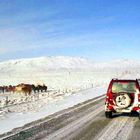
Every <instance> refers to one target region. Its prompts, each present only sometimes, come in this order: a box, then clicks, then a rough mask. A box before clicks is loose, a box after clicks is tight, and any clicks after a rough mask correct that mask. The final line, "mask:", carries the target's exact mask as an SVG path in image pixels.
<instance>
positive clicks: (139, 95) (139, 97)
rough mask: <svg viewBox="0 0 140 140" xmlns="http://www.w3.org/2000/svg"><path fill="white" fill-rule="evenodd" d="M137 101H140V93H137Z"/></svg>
mask: <svg viewBox="0 0 140 140" xmlns="http://www.w3.org/2000/svg"><path fill="white" fill-rule="evenodd" d="M138 101H139V102H140V94H138Z"/></svg>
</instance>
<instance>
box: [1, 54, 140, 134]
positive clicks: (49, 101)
mask: <svg viewBox="0 0 140 140" xmlns="http://www.w3.org/2000/svg"><path fill="white" fill-rule="evenodd" d="M139 77H140V62H136V61H132V60H131V61H129V60H117V61H111V62H108V63H99V62H98V63H97V62H92V61H89V60H87V59H84V58H76V57H62V56H61V57H41V58H32V59H31V58H30V59H20V60H9V61H5V62H0V80H1V82H0V83H1V85H16V84H19V83H29V84H42V83H45V84H46V85H47V86H48V90H49V91H50V92H47V93H40V94H39V96H38V95H32V96H31V97H28V98H27V97H24V96H19V95H15V94H12V93H4V94H2V93H1V95H0V107H1V110H0V124H1V126H0V134H2V133H4V132H7V131H10V130H12V129H13V128H15V127H20V126H23V125H24V124H26V123H29V122H31V121H34V120H37V119H39V118H42V117H45V116H47V115H49V114H52V113H54V112H56V111H59V110H62V109H65V108H68V107H70V106H73V105H75V104H77V103H80V102H83V101H85V100H88V99H91V98H94V97H96V96H99V95H101V94H105V92H106V90H107V85H108V83H109V81H110V80H111V79H112V78H133V79H135V78H139ZM85 89H88V90H85ZM7 99H8V100H9V104H8V106H9V107H5V101H6V100H7ZM11 104H15V105H13V106H11ZM15 120H16V121H15Z"/></svg>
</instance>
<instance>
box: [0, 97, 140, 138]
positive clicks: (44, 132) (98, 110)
mask: <svg viewBox="0 0 140 140" xmlns="http://www.w3.org/2000/svg"><path fill="white" fill-rule="evenodd" d="M0 138H1V139H6V140H25V139H27V140H127V139H128V140H139V139H140V120H139V119H138V116H137V114H132V115H130V114H114V115H113V118H112V119H107V118H105V116H104V97H100V98H96V99H92V100H88V101H86V102H84V103H81V104H78V105H76V106H74V107H72V108H69V109H66V110H62V111H60V112H57V113H55V114H53V115H51V116H48V117H45V118H43V119H41V120H38V121H36V122H32V123H30V124H28V125H25V126H24V127H22V128H17V129H15V130H13V131H11V132H9V133H7V134H4V135H1V136H0Z"/></svg>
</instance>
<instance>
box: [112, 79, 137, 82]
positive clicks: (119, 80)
mask: <svg viewBox="0 0 140 140" xmlns="http://www.w3.org/2000/svg"><path fill="white" fill-rule="evenodd" d="M112 81H113V82H137V80H131V79H112Z"/></svg>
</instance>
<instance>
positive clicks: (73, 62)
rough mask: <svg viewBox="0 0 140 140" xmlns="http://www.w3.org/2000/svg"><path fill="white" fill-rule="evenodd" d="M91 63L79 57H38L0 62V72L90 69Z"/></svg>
mask: <svg viewBox="0 0 140 140" xmlns="http://www.w3.org/2000/svg"><path fill="white" fill-rule="evenodd" d="M91 68H93V63H92V62H91V61H89V60H87V59H83V58H80V57H63V56H58V57H39V58H30V59H19V60H9V61H5V62H1V63H0V73H3V72H6V73H7V72H10V73H11V72H14V73H15V72H16V73H22V72H27V71H34V72H45V71H50V70H51V71H53V70H77V69H91Z"/></svg>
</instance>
